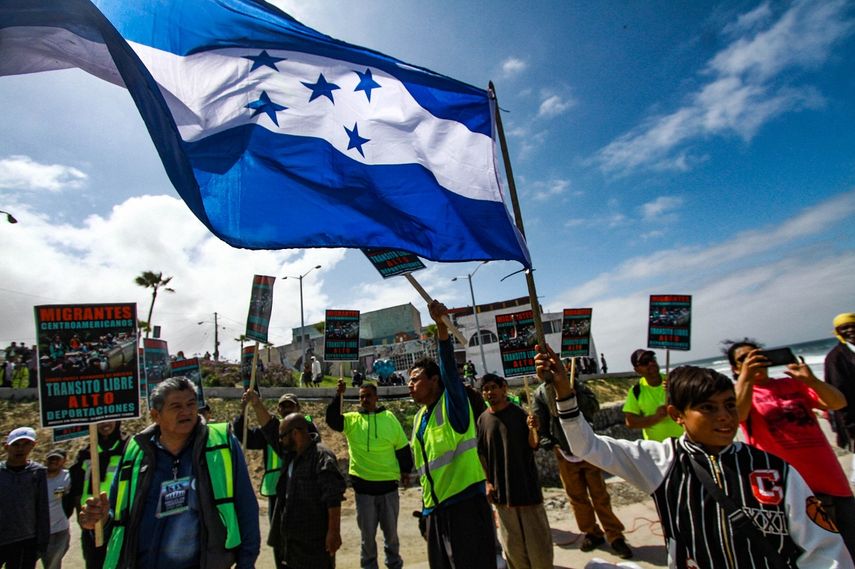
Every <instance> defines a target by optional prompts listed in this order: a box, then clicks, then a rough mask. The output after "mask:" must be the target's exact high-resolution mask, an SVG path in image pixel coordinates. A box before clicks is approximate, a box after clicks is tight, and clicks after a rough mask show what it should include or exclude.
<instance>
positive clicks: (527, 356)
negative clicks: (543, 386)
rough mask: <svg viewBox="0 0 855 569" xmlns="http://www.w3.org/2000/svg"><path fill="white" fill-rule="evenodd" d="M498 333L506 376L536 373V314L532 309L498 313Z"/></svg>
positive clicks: (503, 371)
mask: <svg viewBox="0 0 855 569" xmlns="http://www.w3.org/2000/svg"><path fill="white" fill-rule="evenodd" d="M496 333H497V334H498V335H499V352H500V354H501V357H502V373H503V374H504V376H505V377H515V376H518V375H534V346H535V344H536V343H537V336H536V335H535V330H534V314H533V313H532V311H531V310H523V311H522V312H513V313H511V314H497V315H496Z"/></svg>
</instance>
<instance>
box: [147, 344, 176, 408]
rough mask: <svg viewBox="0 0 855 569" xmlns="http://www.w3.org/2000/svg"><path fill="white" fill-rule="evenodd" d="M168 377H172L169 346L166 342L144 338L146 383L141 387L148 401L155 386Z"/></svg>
mask: <svg viewBox="0 0 855 569" xmlns="http://www.w3.org/2000/svg"><path fill="white" fill-rule="evenodd" d="M168 377H170V367H169V346H168V345H167V343H166V340H155V339H154V338H143V378H144V381H143V382H142V385H141V387H140V391H141V392H142V395H143V397H145V398H146V399H148V394H149V393H151V390H152V389H154V386H155V385H157V384H158V383H160V382H161V381H163V380H164V379H167V378H168Z"/></svg>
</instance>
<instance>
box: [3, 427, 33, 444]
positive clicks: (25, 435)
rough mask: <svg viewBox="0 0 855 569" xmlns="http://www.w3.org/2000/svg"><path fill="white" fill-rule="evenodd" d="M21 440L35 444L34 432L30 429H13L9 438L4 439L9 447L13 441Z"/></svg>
mask: <svg viewBox="0 0 855 569" xmlns="http://www.w3.org/2000/svg"><path fill="white" fill-rule="evenodd" d="M21 439H27V440H30V441H33V442H36V431H34V430H33V429H32V428H30V427H18V428H17V429H14V430H13V431H12V432H11V433H9V436H7V437H6V444H7V445H10V444H12V443H14V442H15V441H19V440H21Z"/></svg>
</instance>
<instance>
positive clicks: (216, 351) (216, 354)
mask: <svg viewBox="0 0 855 569" xmlns="http://www.w3.org/2000/svg"><path fill="white" fill-rule="evenodd" d="M196 324H197V325H199V326H201V325H202V324H210V322H205V321H204V320H202V321H201V322H196ZM223 328H225V326H224V327H223ZM242 355H243V354H241V356H242ZM214 361H215V362H218V361H220V324H219V322H217V313H216V312H214Z"/></svg>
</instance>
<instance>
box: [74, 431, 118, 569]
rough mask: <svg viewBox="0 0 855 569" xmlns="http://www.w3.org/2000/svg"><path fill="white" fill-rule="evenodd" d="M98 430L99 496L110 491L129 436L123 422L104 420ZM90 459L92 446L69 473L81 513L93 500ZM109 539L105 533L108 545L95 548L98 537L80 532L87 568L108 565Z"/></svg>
mask: <svg viewBox="0 0 855 569" xmlns="http://www.w3.org/2000/svg"><path fill="white" fill-rule="evenodd" d="M96 429H97V431H98V473H99V475H100V478H101V485H100V489H99V491H98V492H95V495H97V494H99V493H100V492H109V491H110V486H111V485H112V484H113V478H114V477H115V476H116V472H117V471H118V469H119V460H120V459H121V458H122V453H123V452H124V451H125V444H126V443H127V441H128V437H127V435H124V434H123V433H122V429H121V426H120V421H104V422H103V423H98V425H97V427H96ZM89 456H90V449H89V445H86V446H85V447H84V448H83V450H81V451H80V452H79V453H78V454H77V458H76V459H75V461H74V464H72V465H71V468H69V469H68V474H69V476H70V477H71V490H70V491H69V496H70V497H71V498H70V499H73V500H74V503H75V505H76V508H77V512H78V514H79V513H80V511H81V509H82V508H83V505H84V504H86V500H88V499H89V498H91V497H92V469H91V465H90V461H89ZM109 537H110V534H109V530H105V532H104V544H103V545H102V546H101V547H95V534H94V533H93V532H91V531H82V532H80V545H81V548H82V549H83V559H84V560H85V562H86V569H101V568H102V567H103V566H104V556H105V555H106V554H107V540H108V539H109Z"/></svg>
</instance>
